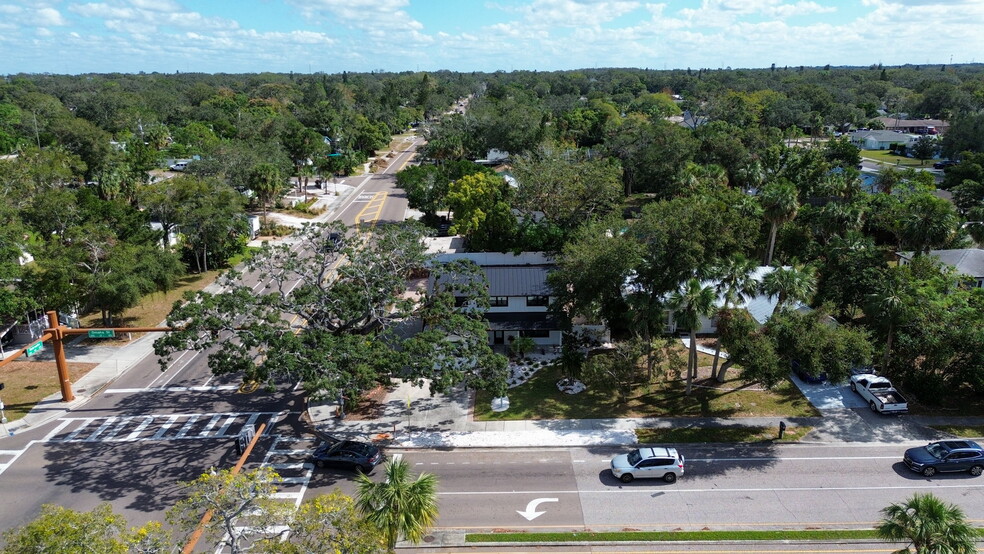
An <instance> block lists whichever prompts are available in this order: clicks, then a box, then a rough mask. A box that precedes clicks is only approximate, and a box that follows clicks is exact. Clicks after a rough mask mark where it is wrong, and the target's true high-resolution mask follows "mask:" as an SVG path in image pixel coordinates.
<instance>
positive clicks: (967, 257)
mask: <svg viewBox="0 0 984 554" xmlns="http://www.w3.org/2000/svg"><path fill="white" fill-rule="evenodd" d="M896 255H897V256H898V258H899V265H907V264H909V263H911V262H912V258H913V256H914V253H913V252H896ZM929 256H931V257H933V258H936V260H938V261H939V262H940V263H944V264H946V265H949V266H951V267H953V268H954V269H956V270H957V273H959V274H960V275H966V276H967V277H968V279H967V284H968V285H970V286H973V287H978V288H984V249H982V248H955V249H952V250H930V251H929Z"/></svg>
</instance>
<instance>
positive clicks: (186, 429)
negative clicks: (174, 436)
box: [178, 414, 200, 439]
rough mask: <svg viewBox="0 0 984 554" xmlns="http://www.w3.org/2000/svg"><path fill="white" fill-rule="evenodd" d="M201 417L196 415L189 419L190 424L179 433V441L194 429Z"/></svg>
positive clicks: (185, 425) (184, 426) (186, 424)
mask: <svg viewBox="0 0 984 554" xmlns="http://www.w3.org/2000/svg"><path fill="white" fill-rule="evenodd" d="M199 417H200V416H199V415H198V414H195V415H193V416H191V417H189V418H188V422H187V423H185V424H184V425H183V426H182V427H181V430H180V431H178V438H179V439H180V438H183V437H185V436H186V435H187V434H188V431H191V428H192V427H194V425H195V423H196V422H197V421H198V418H199Z"/></svg>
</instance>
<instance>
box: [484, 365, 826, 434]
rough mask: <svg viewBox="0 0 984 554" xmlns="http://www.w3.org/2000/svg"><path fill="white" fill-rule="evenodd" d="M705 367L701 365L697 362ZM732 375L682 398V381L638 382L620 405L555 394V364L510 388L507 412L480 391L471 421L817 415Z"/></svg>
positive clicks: (784, 393) (793, 393)
mask: <svg viewBox="0 0 984 554" xmlns="http://www.w3.org/2000/svg"><path fill="white" fill-rule="evenodd" d="M701 363H702V364H703V363H704V362H703V361H702V362H701ZM737 374H738V373H737V371H734V370H733V371H732V372H731V373H729V375H730V376H731V378H730V379H729V380H727V381H726V382H724V383H720V384H719V383H717V381H714V380H713V379H707V380H702V381H697V382H695V385H697V386H695V387H694V389H693V394H691V395H690V396H687V395H686V394H684V393H685V383H684V381H683V380H682V379H673V380H671V381H668V382H658V383H649V384H647V383H642V382H639V383H637V384H636V386H635V387H634V392H633V394H632V395H631V396H630V397H629V399H628V401H627V402H625V403H620V402H619V401H618V396H617V395H616V393H615V392H613V391H608V390H600V389H597V388H592V387H589V388H588V390H586V391H584V392H582V393H580V394H575V395H570V394H566V393H563V392H561V391H559V390H557V381H558V380H560V379H561V377H562V375H561V373H560V371H559V369H558V368H557V367H555V366H548V367H547V368H544V369H540V370H539V371H538V372H537V373H536V374H535V375H534V376H533V377H532V378H531V379H530V380H529V381H527V382H526V383H524V384H522V385H520V386H518V387H515V388H512V389H509V392H508V395H509V409H508V410H506V411H505V412H498V413H496V412H492V410H491V407H490V403H491V397H490V395H489V394H487V393H483V392H479V393H478V394H477V395H476V399H475V419H476V420H480V421H489V420H518V419H595V418H613V417H688V416H689V417H755V416H777V417H779V416H782V417H800V416H816V415H819V413H818V412H817V411H816V410H815V409H814V408H813V407H812V406H810V403H809V402H807V400H806V399H805V398H804V397H803V395H802V394H800V392H799V389H797V388H796V386H795V385H793V384H792V383H790V382H787V383H784V384H782V385H780V386H779V387H778V388H776V389H775V390H773V391H765V390H759V389H760V388H761V387H760V386H758V385H757V384H755V383H746V382H744V381H741V380H740V379H737V378H736V377H735V376H736V375H737Z"/></svg>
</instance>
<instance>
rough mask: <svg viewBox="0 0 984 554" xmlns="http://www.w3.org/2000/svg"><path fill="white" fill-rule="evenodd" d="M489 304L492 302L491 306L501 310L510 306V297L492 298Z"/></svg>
mask: <svg viewBox="0 0 984 554" xmlns="http://www.w3.org/2000/svg"><path fill="white" fill-rule="evenodd" d="M489 302H490V305H491V306H492V307H493V308H495V307H499V308H501V307H503V306H508V305H509V297H508V296H490V297H489Z"/></svg>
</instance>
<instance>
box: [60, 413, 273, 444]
mask: <svg viewBox="0 0 984 554" xmlns="http://www.w3.org/2000/svg"><path fill="white" fill-rule="evenodd" d="M276 415H277V413H276V412H244V413H240V412H224V413H204V414H148V415H134V416H110V417H81V418H62V419H60V420H59V424H58V425H57V426H56V427H55V428H54V429H53V430H52V431H51V432H50V433H48V435H47V436H46V437H45V438H44V439H43V441H42V442H82V443H85V442H135V441H173V440H202V439H223V438H232V437H236V436H237V435H238V434H239V432H240V431H241V430H243V429H244V428H245V427H247V426H250V425H253V426H255V425H259V424H260V423H267V422H269V421H270V420H271V419H272V418H273V417H274V416H276Z"/></svg>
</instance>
